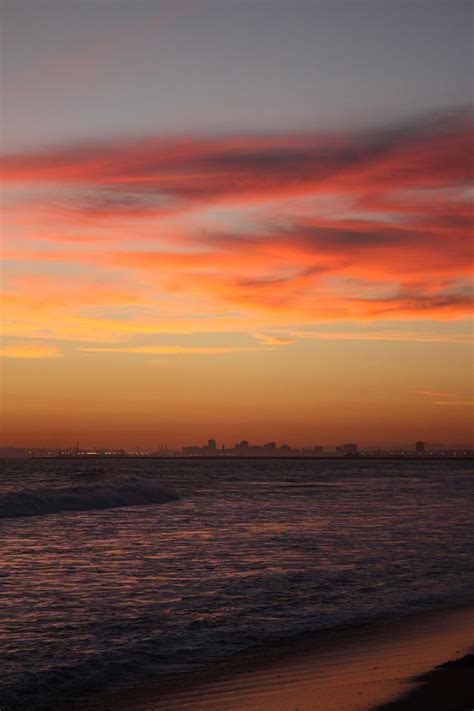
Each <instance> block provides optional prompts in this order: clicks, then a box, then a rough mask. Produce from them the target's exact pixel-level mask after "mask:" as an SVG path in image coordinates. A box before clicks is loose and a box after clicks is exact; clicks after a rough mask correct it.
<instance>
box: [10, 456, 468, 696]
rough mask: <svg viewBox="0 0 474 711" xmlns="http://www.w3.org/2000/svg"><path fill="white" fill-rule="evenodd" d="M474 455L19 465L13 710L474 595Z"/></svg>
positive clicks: (14, 464) (13, 560)
mask: <svg viewBox="0 0 474 711" xmlns="http://www.w3.org/2000/svg"><path fill="white" fill-rule="evenodd" d="M473 504H474V476H473V472H472V462H463V461H459V462H453V461H426V460H423V461H416V462H411V461H372V462H369V461H360V460H359V461H357V460H291V459H290V460H282V459H280V460H231V459H228V460H225V459H224V460H223V459H215V460H199V459H196V460H172V459H161V460H160V459H156V460H152V459H141V460H140V459H133V460H132V459H130V460H127V459H123V460H121V459H110V460H99V459H97V460H94V459H90V460H80V459H69V460H67V459H56V460H54V459H50V460H47V459H36V460H28V461H26V460H10V461H4V462H3V463H2V474H1V477H0V536H1V540H0V546H1V548H0V707H1V708H2V709H28V710H33V709H39V708H42V707H43V708H44V707H47V706H49V705H52V704H54V703H56V702H64V701H67V699H68V698H80V697H81V696H82V695H87V694H90V693H94V692H97V691H105V690H107V689H111V688H114V689H117V688H120V686H124V687H125V686H131V685H133V684H138V683H140V682H142V681H143V680H146V679H149V678H152V677H156V676H157V675H161V674H170V673H174V672H177V671H183V670H189V669H193V668H195V667H196V666H197V665H202V664H205V663H209V662H212V661H215V660H218V659H222V658H224V657H228V656H230V655H232V654H235V653H239V652H245V650H246V649H249V648H252V647H254V646H255V645H260V644H264V643H278V641H279V640H282V639H287V638H288V637H291V636H293V635H298V634H300V633H304V632H310V631H315V630H318V629H322V628H329V627H334V626H338V625H344V624H354V623H355V624H357V623H361V622H364V621H366V620H370V619H374V618H379V617H381V616H391V617H393V616H398V615H404V614H407V613H409V612H412V611H416V610H422V609H428V608H433V607H435V606H437V605H441V604H444V603H449V602H457V601H463V600H467V599H471V598H472V597H473V593H472V591H473V590H474V572H473V566H472V560H473V552H474V526H473V516H472V514H473V510H474V506H473Z"/></svg>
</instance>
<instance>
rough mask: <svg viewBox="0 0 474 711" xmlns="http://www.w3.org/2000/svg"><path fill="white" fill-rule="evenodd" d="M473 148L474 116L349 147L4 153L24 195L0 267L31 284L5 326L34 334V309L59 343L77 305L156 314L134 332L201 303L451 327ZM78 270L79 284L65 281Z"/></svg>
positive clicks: (159, 146)
mask: <svg viewBox="0 0 474 711" xmlns="http://www.w3.org/2000/svg"><path fill="white" fill-rule="evenodd" d="M471 145H472V128H471V125H470V122H469V117H467V116H466V115H458V116H456V117H448V119H444V120H438V121H431V122H424V123H418V124H413V125H409V126H404V127H402V128H399V129H397V130H391V131H374V132H365V133H361V134H358V135H333V136H331V135H316V134H313V135H290V136H271V137H262V136H259V137H244V138H218V139H206V138H173V139H172V138H151V139H146V140H145V139H144V140H141V141H122V142H119V141H116V142H109V143H100V142H97V143H91V144H88V145H80V146H73V147H71V148H62V149H56V150H50V151H41V152H36V153H29V154H23V155H7V156H4V157H3V160H2V164H1V169H0V174H1V175H2V177H3V179H4V181H5V182H6V184H7V186H13V187H18V185H20V186H22V187H23V188H24V190H25V191H26V190H27V189H28V190H29V191H30V192H31V194H30V196H29V198H28V199H26V198H25V197H24V198H22V199H20V198H19V197H18V196H17V197H16V198H15V200H16V202H11V203H10V204H9V205H7V210H6V216H7V218H8V220H9V222H10V224H11V226H12V233H13V242H12V243H8V241H7V243H6V250H5V251H6V254H5V256H6V257H7V258H10V259H16V260H22V261H28V262H29V263H30V265H32V266H31V268H32V269H33V271H34V274H31V275H30V276H29V277H26V276H25V277H24V278H23V280H19V279H18V278H16V279H14V278H13V277H11V278H10V280H8V278H7V283H6V288H7V305H8V307H9V308H10V309H11V311H12V313H13V319H12V323H13V322H14V323H15V324H17V326H15V328H17V327H18V324H20V323H28V320H29V319H31V317H32V314H36V315H37V314H38V311H39V309H38V302H40V303H41V304H42V307H41V308H42V309H46V311H47V312H48V316H49V317H50V318H53V319H54V318H56V319H57V318H59V319H60V320H61V319H64V320H66V319H69V326H68V333H70V331H71V324H72V323H76V324H79V325H80V327H81V329H82V325H83V324H84V323H85V320H84V317H83V315H82V312H81V309H83V308H84V306H90V307H94V306H97V307H101V306H110V305H116V306H119V305H120V306H126V305H127V304H135V305H140V304H142V305H143V306H146V308H147V309H148V311H149V312H150V314H151V315H150V320H151V321H150V320H149V321H147V322H146V323H144V322H143V320H142V321H141V322H140V323H138V320H137V322H136V331H137V333H138V332H140V329H144V328H146V329H150V328H151V325H150V322H152V321H153V319H154V318H155V319H158V318H161V314H162V313H163V308H165V309H166V313H167V314H168V316H167V317H166V318H167V319H168V322H170V321H172V319H173V313H174V314H175V316H176V318H178V315H177V314H178V313H179V318H182V314H183V312H184V310H185V308H187V310H188V312H193V310H196V308H197V307H196V303H197V302H199V303H200V304H201V306H200V307H199V308H202V307H203V306H202V304H204V305H205V306H204V308H212V309H213V310H217V311H219V310H225V309H227V308H233V307H238V309H239V312H240V313H241V314H244V316H242V323H244V322H245V323H246V324H248V323H249V322H250V321H251V320H252V318H253V317H252V316H251V314H260V315H261V314H264V315H265V318H267V319H268V321H269V323H271V324H273V325H275V324H277V323H278V322H279V321H280V322H282V321H286V323H290V322H292V321H293V322H298V323H302V322H314V321H317V320H328V319H347V318H353V319H377V318H381V317H383V318H394V319H396V318H398V319H400V318H419V317H422V318H428V317H429V318H435V319H449V318H458V317H460V316H463V315H465V314H466V313H468V312H469V310H470V308H471V298H470V293H469V291H468V289H467V287H466V284H467V278H468V276H469V274H470V272H471V267H472V256H473V254H472V248H471V241H470V237H471V234H472V210H471V205H470V203H469V201H468V195H467V193H466V190H467V186H468V180H469V179H470V177H471V170H472V161H471V158H470V150H471ZM40 188H41V191H42V192H41V195H40V196H38V193H37V192H35V191H38V190H39V189H40ZM45 190H46V193H47V196H48V197H45V194H44V191H45ZM13 194H16V192H15V191H14V193H13ZM22 194H27V193H22ZM335 196H336V197H337V198H338V202H336V203H331V199H334V197H335ZM318 200H319V202H318ZM325 200H326V202H325ZM312 201H313V202H312ZM331 205H332V206H331ZM216 209H218V210H223V209H224V210H229V211H230V217H229V218H228V222H229V223H232V220H234V221H235V226H234V227H233V229H227V230H226V229H222V230H218V229H217V228H216V227H215V225H214V226H212V212H213V211H215V210H216ZM249 215H250V217H249ZM210 224H211V227H210V226H209V225H210ZM231 227H232V224H231ZM18 236H20V237H21V238H22V240H23V241H22V242H19V241H18ZM35 240H38V242H40V243H41V245H40V246H39V247H38V248H36V249H32V242H34V241H35ZM56 242H59V243H61V245H62V246H61V249H58V248H57V244H56ZM106 245H107V246H108V249H106ZM48 265H49V266H48ZM53 266H54V270H55V271H54V273H52V274H51V273H50V272H51V269H52V268H53ZM71 267H72V268H73V269H75V270H80V273H77V272H76V273H75V275H74V273H73V276H72V277H71V279H70V280H68V279H65V278H64V276H62V277H58V276H57V270H58V269H62V268H68V269H70V268H71ZM46 268H48V269H49V272H48V276H47V277H46V276H44V275H43V276H41V275H38V273H37V272H38V270H39V271H41V269H46ZM84 273H85V274H91V273H93V274H94V278H93V279H91V278H90V277H89V278H85V279H84V277H83V275H84ZM124 275H126V279H127V285H126V287H124V286H122V285H121V282H122V281H123V279H124ZM35 292H36V293H38V294H40V298H39V299H38V298H37V297H35ZM161 304H164V305H165V306H164V307H163V308H162V307H161ZM185 304H186V305H187V306H186V307H185ZM86 320H87V319H86ZM188 325H189V324H188ZM262 326H263V328H262ZM106 327H107V328H110V329H111V330H113V328H112V326H110V323H109V322H107V325H106V324H105V321H104V328H106ZM264 327H265V324H264V323H262V322H260V325H259V326H258V328H259V329H262V330H264ZM100 328H101V322H100V318H99V319H98V320H97V319H94V322H93V329H94V334H96V333H97V332H100ZM64 329H66V326H64ZM126 330H127V332H129V331H130V329H129V328H128V327H127V329H126ZM254 331H255V329H254ZM257 332H258V331H257ZM81 333H82V330H81ZM109 335H110V334H109Z"/></svg>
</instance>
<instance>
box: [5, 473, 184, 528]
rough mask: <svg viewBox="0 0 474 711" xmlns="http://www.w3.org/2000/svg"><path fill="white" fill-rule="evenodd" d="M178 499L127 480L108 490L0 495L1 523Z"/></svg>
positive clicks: (158, 488)
mask: <svg viewBox="0 0 474 711" xmlns="http://www.w3.org/2000/svg"><path fill="white" fill-rule="evenodd" d="M178 498H179V496H178V494H177V493H176V492H175V491H172V490H171V489H166V488H165V487H164V486H161V485H160V484H156V483H154V482H152V481H134V480H130V481H122V482H119V483H117V484H114V485H110V486H103V485H102V486H72V487H67V488H62V489H29V490H28V489H25V490H23V491H14V492H10V493H6V494H1V495H0V519H2V518H19V517H22V516H47V515H48V514H55V513H61V512H67V511H96V510H103V509H113V508H121V507H124V506H146V505H148V504H164V503H166V502H167V501H174V500H176V499H178Z"/></svg>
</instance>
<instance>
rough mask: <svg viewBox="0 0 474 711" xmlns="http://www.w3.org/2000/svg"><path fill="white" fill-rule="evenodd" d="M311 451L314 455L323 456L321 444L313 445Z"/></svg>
mask: <svg viewBox="0 0 474 711" xmlns="http://www.w3.org/2000/svg"><path fill="white" fill-rule="evenodd" d="M313 451H314V453H315V454H324V447H323V446H322V445H321V444H315V445H314V447H313Z"/></svg>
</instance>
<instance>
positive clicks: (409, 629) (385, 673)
mask: <svg viewBox="0 0 474 711" xmlns="http://www.w3.org/2000/svg"><path fill="white" fill-rule="evenodd" d="M473 644H474V605H464V606H460V607H457V608H454V609H443V610H437V611H433V612H424V613H419V614H416V615H411V616H409V617H406V618H404V619H402V620H398V621H394V620H392V621H388V622H376V623H371V624H367V625H361V626H354V627H347V628H343V629H342V628H340V629H333V630H323V631H321V632H319V633H315V634H312V635H307V636H305V637H304V638H299V639H297V640H292V641H291V642H285V643H282V644H280V645H278V646H273V647H270V648H262V649H260V650H257V651H255V652H253V653H252V654H248V655H245V656H241V657H235V658H233V659H231V660H226V661H224V662H221V663H219V664H215V665H213V666H210V667H208V668H206V669H203V670H201V671H198V672H193V673H189V674H178V675H173V677H166V678H161V679H157V680H156V681H154V682H151V683H148V684H146V685H142V686H139V687H136V688H133V689H128V690H126V691H122V692H116V693H110V694H104V695H101V696H95V697H94V698H90V699H82V700H81V702H77V703H71V702H69V703H68V704H67V706H61V707H60V706H58V707H56V708H57V709H58V711H59V709H61V711H62V710H63V709H65V708H68V709H74V710H76V709H79V708H80V709H83V710H86V711H109V710H110V711H111V710H112V709H113V710H114V711H125V710H126V709H127V711H128V710H130V711H135V710H136V711H158V710H159V711H375V710H376V709H377V710H378V711H403V710H405V709H406V710H407V711H409V710H410V711H411V710H412V709H413V710H414V709H416V710H417V711H423V710H424V709H425V708H426V709H429V710H430V711H437V710H438V709H439V711H441V710H442V711H454V709H456V710H458V709H465V708H468V709H470V708H471V706H472V707H473V708H474V683H471V677H472V676H474V674H473V669H472V666H470V660H469V659H468V660H467V661H466V662H465V663H464V664H458V665H453V666H448V667H445V668H443V669H437V670H435V668H436V667H438V665H440V664H443V663H445V662H447V661H448V660H460V659H461V658H462V657H465V655H467V654H468V653H469V652H470V651H472V650H473ZM433 670H435V671H433ZM420 677H421V678H420Z"/></svg>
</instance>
